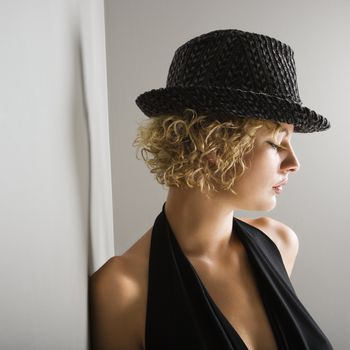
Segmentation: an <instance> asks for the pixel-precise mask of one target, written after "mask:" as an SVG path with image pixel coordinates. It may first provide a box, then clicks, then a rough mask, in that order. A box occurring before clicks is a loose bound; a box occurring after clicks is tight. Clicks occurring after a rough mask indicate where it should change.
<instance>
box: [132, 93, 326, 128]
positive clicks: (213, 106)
mask: <svg viewBox="0 0 350 350" xmlns="http://www.w3.org/2000/svg"><path fill="white" fill-rule="evenodd" d="M135 102H136V104H137V106H138V107H139V108H140V109H141V111H142V112H143V113H144V114H145V115H146V116H148V117H155V116H159V115H166V114H176V115H179V114H180V115H182V113H183V112H184V110H185V109H186V108H191V109H194V110H195V111H196V112H197V114H198V115H203V114H204V115H208V116H209V117H215V118H216V119H219V120H220V118H221V117H230V116H232V117H233V116H236V117H252V116H253V117H256V118H259V119H267V120H275V121H279V122H282V123H288V124H293V125H294V132H298V133H311V132H316V131H324V130H327V129H329V128H330V122H329V121H328V120H327V119H326V118H325V117H323V116H322V115H320V114H318V113H316V112H315V111H313V110H311V109H310V108H308V107H305V106H302V105H301V104H300V103H296V102H294V101H292V100H290V99H286V98H281V97H278V96H274V95H270V94H266V93H263V92H259V93H257V92H253V91H245V90H241V89H232V88H222V87H197V86H196V87H191V86H190V87H188V86H186V87H181V86H176V87H167V88H160V89H153V90H150V91H146V92H144V93H142V94H141V95H139V96H138V97H137V98H136V100H135Z"/></svg>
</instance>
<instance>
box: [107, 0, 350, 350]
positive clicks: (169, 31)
mask: <svg viewBox="0 0 350 350" xmlns="http://www.w3.org/2000/svg"><path fill="white" fill-rule="evenodd" d="M105 11H106V35H107V39H106V40H107V41H106V45H107V62H108V87H109V109H110V132H111V156H112V176H113V204H114V205H113V207H114V221H115V242H116V252H117V254H118V255H119V254H121V253H123V252H124V251H125V250H126V249H127V248H128V247H129V246H130V245H131V244H132V243H133V242H134V241H135V240H136V239H138V238H139V237H140V236H141V235H142V234H143V233H144V232H145V231H146V229H148V228H149V227H150V226H151V225H152V224H153V221H154V220H155V218H156V215H158V213H159V212H160V211H161V206H162V204H163V202H164V200H165V198H166V190H165V189H163V188H162V187H161V186H160V185H159V184H158V183H157V182H156V181H155V180H154V179H153V176H152V175H151V174H150V173H149V171H148V169H147V167H146V166H145V165H144V164H143V162H142V161H138V160H137V159H136V157H135V148H133V147H132V146H131V143H132V141H133V138H134V136H135V132H136V127H137V120H142V119H144V118H146V117H145V116H143V115H142V113H141V111H140V110H139V109H138V108H137V106H136V104H135V102H134V100H135V98H136V97H137V96H138V95H139V94H140V93H142V92H144V91H146V90H150V89H152V88H158V87H164V86H165V82H166V75H167V73H168V68H169V65H170V62H171V59H172V57H173V54H174V51H175V49H176V48H177V47H178V46H180V45H181V44H182V43H184V42H185V41H187V40H188V39H190V38H192V37H194V36H196V35H199V34H201V33H205V32H209V31H211V30H215V29H224V28H239V29H243V30H247V31H253V32H258V33H259V32H261V33H264V34H267V35H270V36H273V37H276V38H278V39H280V40H282V41H284V42H286V43H288V44H290V45H291V47H292V48H293V49H294V52H295V59H296V67H297V74H298V82H299V90H300V95H301V99H302V101H303V102H304V104H305V105H307V106H309V107H311V108H313V109H315V110H316V111H318V112H320V113H321V114H324V115H325V116H327V117H328V118H329V119H330V120H331V122H332V128H331V129H330V130H329V131H326V132H323V133H316V134H307V135H302V134H295V135H293V141H294V142H293V145H294V148H295V151H296V153H297V156H298V157H299V160H300V162H301V169H300V170H299V172H298V173H296V174H291V176H290V181H289V184H288V186H287V187H286V188H285V190H284V193H283V195H281V196H280V197H279V198H278V204H277V207H276V208H275V209H274V210H273V211H272V212H268V213H264V212H256V213H255V212H248V213H247V212H241V213H237V216H239V215H241V216H252V217H254V216H261V215H268V216H271V217H273V218H276V219H277V220H280V221H282V222H285V223H286V224H288V225H289V226H291V227H292V228H293V229H294V230H295V231H296V233H297V234H298V236H299V240H300V251H299V255H298V258H297V261H296V264H295V269H294V272H293V275H292V281H293V283H294V286H295V289H296V291H297V294H298V295H299V297H300V299H301V300H302V301H303V303H304V305H305V306H306V307H307V309H308V310H309V311H310V313H311V314H312V315H313V317H314V318H315V320H316V321H317V322H318V323H319V325H320V326H321V328H322V329H323V330H324V331H325V333H326V334H327V335H328V336H329V338H330V340H331V341H332V343H333V344H334V346H335V349H339V350H341V349H344V350H345V349H348V348H349V345H350V343H349V340H348V334H347V328H348V325H349V324H350V319H349V318H350V316H349V315H350V313H349V302H348V295H349V293H350V283H349V282H348V279H347V278H346V277H345V276H347V275H348V273H347V270H348V269H347V267H348V266H349V254H348V247H349V245H350V238H349V226H350V216H349V215H348V213H347V210H348V209H349V205H348V198H349V196H350V186H349V181H348V179H349V175H348V174H349V170H350V169H349V155H348V151H347V149H348V145H347V142H348V137H347V136H348V132H349V130H350V117H349V113H350V112H349V108H348V101H349V96H350V83H349V81H350V80H349V77H350V65H349V62H350V41H349V34H350V24H349V23H350V22H349V15H350V2H348V1H345V0H344V1H341V0H334V1H332V2H330V1H321V0H318V1H316V0H315V1H301V0H298V1H289V2H286V1H280V0H275V1H272V0H268V1H267V0H266V1H258V0H256V1H246V0H244V1H243V0H242V1H237V0H235V1H232V0H231V1H215V2H214V1H199V0H195V1H185V0H180V1H169V0H165V1H164V0H158V1H156V0H154V1H147V2H146V1H144V2H141V1H136V0H130V1H112V0H106V1H105Z"/></svg>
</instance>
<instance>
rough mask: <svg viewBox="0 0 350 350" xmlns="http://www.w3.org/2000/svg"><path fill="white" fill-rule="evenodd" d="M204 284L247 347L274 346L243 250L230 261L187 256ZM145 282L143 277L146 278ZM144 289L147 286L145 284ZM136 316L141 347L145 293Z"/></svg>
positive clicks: (254, 349)
mask: <svg viewBox="0 0 350 350" xmlns="http://www.w3.org/2000/svg"><path fill="white" fill-rule="evenodd" d="M189 261H190V263H191V265H192V266H193V267H194V269H195V271H196V273H197V275H198V276H199V278H200V280H201V281H202V283H203V285H204V287H205V288H206V290H207V292H208V293H209V295H210V297H211V298H212V299H213V301H214V303H215V304H216V305H217V307H218V308H219V309H220V311H221V313H222V314H223V315H224V316H225V318H226V319H227V320H228V322H229V323H230V324H231V325H232V327H233V328H234V329H235V330H236V332H237V333H238V334H239V336H240V337H241V339H242V340H243V342H244V343H245V344H246V345H247V347H248V349H249V350H266V349H269V350H277V349H278V347H277V344H276V341H275V337H274V334H273V331H272V328H271V325H270V322H269V319H268V316H267V314H266V311H265V308H264V305H263V302H262V299H261V297H260V294H259V291H258V286H257V284H256V281H255V277H254V272H253V269H252V267H251V265H250V262H249V260H248V257H247V256H246V255H245V253H244V252H243V253H240V254H239V255H233V256H232V257H230V260H229V261H227V260H226V261H225V262H221V263H210V262H208V261H203V260H196V259H189ZM145 282H146V279H145ZM143 290H145V291H146V290H147V284H145V286H144V288H143ZM143 300H144V302H143V303H142V304H143V306H142V310H141V314H140V315H141V317H140V318H139V321H140V322H139V325H140V339H141V344H142V346H141V348H142V349H144V344H145V319H146V311H147V310H146V303H147V300H146V294H145V295H144V298H143Z"/></svg>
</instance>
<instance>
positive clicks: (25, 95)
mask: <svg viewBox="0 0 350 350" xmlns="http://www.w3.org/2000/svg"><path fill="white" fill-rule="evenodd" d="M104 39H105V34H104V3H103V1H102V0H75V1H74V0H73V1H72V0H51V1H46V0H32V1H26V0H21V1H11V0H2V1H1V3H0V42H1V45H0V62H1V64H0V77H1V78H0V159H1V170H0V276H1V287H0V349H1V350H12V349H13V350H22V349H23V350H54V349H57V350H80V349H87V348H88V321H87V311H88V309H87V277H88V273H89V272H90V273H91V272H92V271H94V270H95V269H96V267H97V266H99V265H100V263H101V262H103V261H105V260H106V259H107V258H108V257H109V256H112V255H113V254H114V248H113V215H112V196H111V177H110V162H109V142H108V109H107V107H108V104H107V79H106V60H105V44H104Z"/></svg>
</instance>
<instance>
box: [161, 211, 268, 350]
mask: <svg viewBox="0 0 350 350" xmlns="http://www.w3.org/2000/svg"><path fill="white" fill-rule="evenodd" d="M163 213H164V217H165V221H166V223H167V227H168V231H169V233H170V237H171V239H172V241H173V242H174V243H175V245H176V246H177V250H178V252H179V253H180V255H181V256H182V257H183V259H184V261H185V262H186V264H187V265H188V266H190V268H191V270H192V272H193V274H194V275H195V277H196V279H197V281H198V282H199V284H200V286H201V288H202V291H203V293H205V294H206V296H207V298H208V299H209V301H210V303H211V305H212V307H214V308H215V309H216V311H217V312H218V313H219V314H220V317H221V320H220V323H221V324H222V322H225V323H226V327H225V326H224V325H222V326H224V328H225V329H227V326H228V327H229V329H230V331H231V332H233V333H234V335H235V337H236V339H237V340H238V341H239V342H240V343H241V344H240V346H241V347H244V349H242V350H249V348H248V346H247V345H246V344H245V342H244V341H243V339H242V337H241V336H240V335H239V333H238V332H237V330H236V329H235V327H234V326H233V325H232V324H231V322H230V321H229V320H228V319H227V317H226V316H225V315H224V313H223V312H222V311H221V310H220V308H219V307H218V305H217V304H216V303H215V301H214V299H213V298H212V297H211V295H210V293H209V291H208V289H207V288H206V287H205V285H204V283H203V281H202V280H201V278H200V277H199V274H198V272H197V271H196V269H195V268H194V266H193V265H192V263H191V261H190V260H189V259H188V258H187V256H186V255H185V253H184V252H183V250H182V249H181V246H180V244H179V242H178V241H177V239H176V237H175V234H174V232H173V231H172V229H171V227H170V224H169V221H168V219H167V217H166V214H165V211H164V207H163ZM238 220H239V219H238ZM235 223H236V218H235V217H233V219H232V230H231V235H232V232H233V230H234V229H235V228H236V227H237V226H238V225H235ZM238 230H239V228H238ZM238 236H239V234H238ZM239 239H240V238H239ZM240 240H241V239H240ZM242 244H243V242H242ZM264 307H265V305H264ZM225 333H226V332H225Z"/></svg>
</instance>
